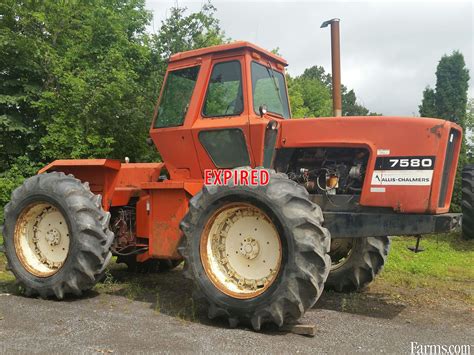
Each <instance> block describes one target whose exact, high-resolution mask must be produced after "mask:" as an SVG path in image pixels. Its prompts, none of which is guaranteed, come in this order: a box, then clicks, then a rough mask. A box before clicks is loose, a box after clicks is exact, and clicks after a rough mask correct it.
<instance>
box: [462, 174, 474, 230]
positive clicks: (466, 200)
mask: <svg viewBox="0 0 474 355" xmlns="http://www.w3.org/2000/svg"><path fill="white" fill-rule="evenodd" d="M473 207H474V165H466V166H465V167H464V169H463V170H462V236H463V238H464V239H474V208H473Z"/></svg>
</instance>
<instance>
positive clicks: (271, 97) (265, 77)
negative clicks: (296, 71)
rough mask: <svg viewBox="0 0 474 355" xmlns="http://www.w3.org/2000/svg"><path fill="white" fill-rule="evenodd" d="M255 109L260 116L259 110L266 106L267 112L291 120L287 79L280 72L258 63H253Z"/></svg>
mask: <svg viewBox="0 0 474 355" xmlns="http://www.w3.org/2000/svg"><path fill="white" fill-rule="evenodd" d="M252 92H253V109H254V111H255V113H256V114H257V115H258V114H259V110H258V108H259V107H260V106H261V105H266V106H267V110H268V111H269V112H272V113H276V114H277V115H280V116H283V117H284V118H290V109H289V106H288V96H287V94H286V86H285V78H284V77H283V74H282V73H280V72H279V71H276V70H273V69H272V68H271V67H270V66H268V67H266V66H264V65H261V64H259V63H257V62H252Z"/></svg>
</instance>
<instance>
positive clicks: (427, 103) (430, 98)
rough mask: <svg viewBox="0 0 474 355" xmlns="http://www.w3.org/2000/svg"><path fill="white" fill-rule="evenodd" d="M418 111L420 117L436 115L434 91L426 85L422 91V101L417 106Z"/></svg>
mask: <svg viewBox="0 0 474 355" xmlns="http://www.w3.org/2000/svg"><path fill="white" fill-rule="evenodd" d="M418 108H419V111H420V116H422V117H436V116H437V113H436V94H435V91H434V90H433V89H432V88H430V87H427V88H426V89H425V90H424V91H423V101H422V102H421V105H420V106H418Z"/></svg>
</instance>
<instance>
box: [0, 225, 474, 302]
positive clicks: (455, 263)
mask: <svg viewBox="0 0 474 355" xmlns="http://www.w3.org/2000/svg"><path fill="white" fill-rule="evenodd" d="M415 241H416V239H415V238H413V237H394V238H392V246H391V250H390V253H389V257H388V261H387V263H386V265H385V268H384V270H383V271H382V273H381V274H380V275H379V277H378V278H377V279H376V281H375V282H374V283H373V284H372V285H371V286H370V288H369V292H375V293H384V294H389V295H391V296H393V297H394V298H397V299H400V298H401V299H403V300H404V301H406V302H414V303H431V304H436V302H437V300H451V301H452V300H455V301H461V302H462V303H464V304H468V305H473V304H474V240H472V241H465V240H463V239H462V238H461V237H460V235H459V233H451V234H442V235H433V236H426V237H424V238H423V239H422V241H421V247H422V248H424V249H425V251H423V252H421V253H417V254H415V253H413V252H411V251H410V250H408V247H409V246H414V245H415ZM0 244H3V239H2V237H1V235H0ZM5 267H6V259H5V256H4V255H3V254H0V292H7V290H8V291H9V292H11V290H14V289H15V287H14V277H13V275H12V273H11V272H9V271H6V268H5ZM116 268H117V266H112V269H116ZM114 275H115V274H114V272H112V273H111V274H110V275H109V276H110V277H108V280H106V282H105V284H103V285H98V287H96V289H97V291H98V292H102V291H107V289H108V288H109V287H108V286H107V285H111V284H112V285H113V289H122V291H123V292H121V294H123V295H126V296H130V297H131V298H135V296H136V295H135V294H136V293H137V292H138V293H140V292H139V291H140V290H141V289H142V286H141V285H140V283H141V281H144V282H145V284H144V285H143V289H144V291H145V292H149V291H150V289H149V287H148V285H149V281H150V280H148V278H149V277H151V278H153V280H152V281H155V282H162V281H163V280H160V279H157V280H155V279H154V277H153V276H152V275H150V276H146V275H140V276H138V277H136V276H134V274H129V273H126V275H125V276H123V275H122V276H123V277H120V280H114V279H113V277H114ZM159 277H163V276H159ZM155 278H156V277H155ZM142 279H143V280H142ZM166 282H168V281H166ZM168 287H173V284H172V280H170V281H169V285H168Z"/></svg>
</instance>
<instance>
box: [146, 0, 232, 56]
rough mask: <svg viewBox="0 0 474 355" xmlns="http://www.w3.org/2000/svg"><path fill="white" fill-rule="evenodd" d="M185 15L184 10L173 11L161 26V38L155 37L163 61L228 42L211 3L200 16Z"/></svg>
mask: <svg viewBox="0 0 474 355" xmlns="http://www.w3.org/2000/svg"><path fill="white" fill-rule="evenodd" d="M186 11H187V9H186V8H185V7H173V8H171V14H170V16H169V17H168V18H167V19H166V20H164V21H163V22H162V24H161V28H160V31H159V32H158V34H157V35H155V36H153V41H154V50H155V52H156V53H158V54H159V55H160V56H161V58H162V59H164V60H166V59H168V57H169V56H170V55H172V54H174V53H177V52H184V51H189V50H192V49H197V48H203V47H209V46H214V45H218V44H222V43H224V42H226V41H228V40H226V39H225V35H224V32H223V31H222V29H221V28H220V24H219V20H218V19H217V18H216V17H215V11H216V8H215V7H214V6H213V5H212V4H211V3H210V2H207V3H206V4H204V5H203V6H202V8H201V10H200V11H198V12H195V13H191V14H189V15H186Z"/></svg>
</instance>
